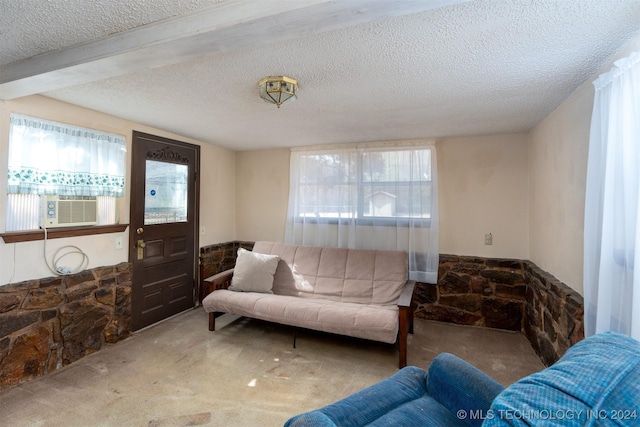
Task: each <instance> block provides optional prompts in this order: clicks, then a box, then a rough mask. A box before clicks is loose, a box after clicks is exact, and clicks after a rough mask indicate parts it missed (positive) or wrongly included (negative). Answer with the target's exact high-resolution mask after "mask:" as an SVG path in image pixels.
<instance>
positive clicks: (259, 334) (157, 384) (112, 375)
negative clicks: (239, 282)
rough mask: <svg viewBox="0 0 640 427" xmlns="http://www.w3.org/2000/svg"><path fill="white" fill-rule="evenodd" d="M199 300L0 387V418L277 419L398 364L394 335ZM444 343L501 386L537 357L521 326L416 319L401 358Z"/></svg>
mask: <svg viewBox="0 0 640 427" xmlns="http://www.w3.org/2000/svg"><path fill="white" fill-rule="evenodd" d="M216 323H217V325H216V326H217V329H218V330H217V331H216V332H209V331H208V330H207V314H206V313H205V312H204V311H203V310H202V308H198V309H195V310H192V311H188V312H186V313H183V314H181V315H178V316H176V317H174V318H171V319H169V320H167V321H165V322H162V323H160V324H157V325H155V326H153V327H150V328H147V329H145V330H143V331H141V332H138V333H136V334H134V335H133V336H132V337H131V338H128V339H126V340H124V341H122V342H120V343H117V344H114V345H109V346H107V347H106V348H104V349H103V350H101V351H99V352H98V353H95V354H92V355H90V356H88V357H85V358H84V359H82V360H80V361H78V362H76V363H74V364H73V365H70V366H67V367H65V368H63V369H61V370H59V371H57V372H56V373H54V374H52V375H49V376H47V377H43V378H40V379H36V380H33V381H30V382H27V383H24V384H21V385H20V386H18V387H15V388H12V389H9V390H6V391H4V392H2V393H0V424H1V425H6V426H14V427H18V426H148V427H152V426H153V427H161V426H199V425H203V426H280V425H282V424H283V423H284V422H285V421H286V420H287V419H288V418H289V417H291V416H293V415H295V414H298V413H300V412H304V411H308V410H311V409H315V408H317V407H320V406H323V405H325V404H328V403H330V402H333V401H335V400H338V399H340V398H342V397H345V396H347V395H349V394H351V393H353V392H355V391H357V390H360V389H362V388H364V387H366V386H368V385H371V384H373V383H375V382H377V381H380V380H381V379H383V378H386V377H388V376H389V375H391V374H393V373H394V372H396V371H397V363H398V360H397V351H396V349H395V348H394V346H391V345H386V344H381V343H375V342H370V341H363V340H357V339H350V338H347V337H341V336H336V335H330V334H323V333H317V332H313V331H307V330H299V331H298V333H297V348H295V349H294V348H293V332H292V329H291V328H289V327H286V326H281V325H275V324H270V323H267V322H261V321H257V320H251V319H246V318H238V317H235V316H230V315H224V316H222V317H220V318H218V319H217V322H216ZM444 351H446V352H450V353H454V354H456V355H458V356H460V357H463V358H465V359H466V360H468V361H469V362H471V363H472V364H474V365H475V366H477V367H479V368H480V369H482V370H484V371H485V372H487V373H488V374H489V375H491V376H492V377H494V378H495V379H496V380H498V381H499V382H501V383H502V384H504V385H508V384H510V383H511V382H513V381H516V380H517V379H519V378H521V377H523V376H526V375H528V374H530V373H532V372H536V371H538V370H541V369H543V368H544V366H543V365H542V364H541V362H540V361H539V359H538V357H537V356H536V355H535V354H534V352H533V350H532V349H531V347H530V345H529V343H528V342H527V340H526V339H525V338H524V336H523V335H522V334H520V333H515V332H506V331H498V330H490V329H484V328H474V327H464V326H456V325H449V324H444V323H438V322H431V321H425V320H420V319H416V323H415V334H414V335H413V336H411V337H410V341H409V364H411V365H416V366H421V367H424V368H427V367H428V365H429V363H430V362H431V360H432V359H433V358H434V357H435V356H437V355H438V354H439V353H440V352H444Z"/></svg>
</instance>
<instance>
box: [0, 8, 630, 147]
mask: <svg viewBox="0 0 640 427" xmlns="http://www.w3.org/2000/svg"><path fill="white" fill-rule="evenodd" d="M232 1H233V0H226V1H225V2H222V3H225V4H227V3H229V2H232ZM255 1H256V2H258V1H259V0H255ZM285 1H286V0H285ZM339 1H340V0H339ZM343 1H344V0H343ZM216 3H220V2H219V1H211V0H210V1H205V0H200V1H196V0H192V1H175V0H166V1H158V0H154V1H153V7H151V6H150V5H151V2H149V1H147V2H145V1H144V0H135V1H133V0H109V1H104V2H100V1H95V2H86V1H85V0H66V1H64V0H58V1H56V0H52V1H49V2H43V1H39V0H28V1H24V0H22V1H19V2H14V1H11V0H0V7H1V8H0V37H2V42H1V43H2V44H1V45H0V63H2V64H9V63H13V62H16V61H18V60H22V59H25V58H28V57H30V56H33V55H37V54H40V53H43V52H47V51H50V50H55V49H59V48H62V47H65V46H70V45H75V44H77V43H81V42H86V41H88V40H93V39H97V38H100V37H104V36H107V35H109V34H112V33H114V32H118V31H123V30H126V29H130V28H134V27H137V26H140V25H144V24H148V23H150V22H154V21H157V20H159V19H163V18H168V17H172V16H177V15H180V14H182V13H185V12H192V11H195V10H198V9H199V8H204V7H211V6H213V7H216V5H215V4H216ZM52 18H55V19H52ZM78 22H83V23H84V25H80V24H78ZM639 30H640V1H637V0H618V1H616V0H607V1H602V0H583V1H569V0H536V1H528V0H475V1H472V2H468V3H461V4H457V5H453V6H447V7H442V8H438V9H434V10H430V11H426V12H420V13H412V14H409V15H405V16H398V17H394V18H388V19H382V20H377V21H374V22H369V23H365V24H360V25H354V26H348V27H346V28H342V29H339V30H334V31H327V32H320V33H312V34H307V35H303V36H300V37H296V38H290V39H287V40H282V41H278V42H274V43H269V44H259V43H256V45H257V46H256V47H244V48H240V49H235V50H231V51H223V52H219V53H214V54H211V53H208V54H206V55H203V56H201V57H198V58H195V59H190V60H188V61H185V62H181V63H176V64H171V65H167V66H163V67H159V68H154V69H148V70H142V71H136V72H133V73H129V74H125V75H120V76H115V77H111V78H106V79H102V80H98V81H93V82H89V83H83V84H80V85H70V86H68V87H65V88H62V89H58V90H53V91H48V92H45V93H43V94H44V95H45V96H49V97H52V98H55V99H59V100H62V101H66V102H70V103H72V104H77V105H81V106H84V107H87V108H91V109H94V110H98V111H103V112H106V113H109V114H113V115H115V116H119V117H123V118H126V119H129V120H132V121H135V122H139V123H143V124H147V125H150V126H153V127H156V128H160V129H164V130H167V131H171V132H174V133H176V134H179V135H184V136H186V137H192V138H195V139H197V140H201V141H204V142H210V143H214V144H217V145H220V146H225V147H229V148H231V149H236V150H248V149H260V148H273V147H292V146H301V145H311V144H330V143H344V142H362V141H384V140H398V139H416V138H429V137H445V136H465V135H486V134H494V133H511V132H525V131H528V130H529V129H531V128H532V127H533V126H535V125H536V124H537V123H538V122H539V121H540V120H542V119H543V118H544V117H546V116H547V115H548V114H549V113H550V112H551V111H553V109H555V108H556V107H557V106H558V105H559V104H560V103H561V102H562V101H563V100H564V99H566V98H567V96H568V95H569V94H570V93H571V92H572V91H573V90H575V88H576V87H577V86H579V85H580V84H582V83H583V82H584V81H585V80H586V79H588V78H589V77H590V76H591V75H592V74H593V73H595V72H596V71H597V70H598V69H599V68H600V67H601V66H602V65H603V64H604V63H605V62H606V61H607V60H608V59H609V58H610V56H611V55H612V54H613V53H615V51H616V50H617V49H618V48H619V47H620V46H621V45H622V44H624V42H625V41H627V40H628V39H629V38H630V37H632V36H634V35H635V34H637V33H638V31H639ZM279 74H285V75H288V76H290V77H293V78H296V79H298V80H299V82H300V92H299V97H298V99H297V100H295V101H293V102H290V103H287V104H285V105H283V106H282V108H280V109H277V108H276V107H275V106H274V105H271V104H267V103H265V102H264V101H262V100H261V99H260V98H259V97H258V94H257V92H258V91H257V81H258V80H259V79H261V78H262V77H264V76H267V75H279Z"/></svg>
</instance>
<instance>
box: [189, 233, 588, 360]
mask: <svg viewBox="0 0 640 427" xmlns="http://www.w3.org/2000/svg"><path fill="white" fill-rule="evenodd" d="M240 247H244V248H245V249H252V248H253V243H252V242H238V241H235V242H227V243H220V244H216V245H211V246H206V247H203V248H201V249H200V263H201V266H200V268H201V277H202V278H206V277H209V276H212V275H214V274H216V273H219V272H221V271H224V270H227V269H229V268H233V266H234V265H235V258H236V252H237V250H238V248H240ZM413 306H414V309H415V316H416V317H418V318H422V319H429V320H437V321H441V322H449V323H456V324H460V325H473V326H481V327H488V328H497V329H506V330H510V331H520V332H523V333H524V334H525V336H526V337H527V339H528V340H529V342H530V343H531V346H532V347H533V349H534V350H535V351H536V353H537V354H538V356H539V357H540V359H541V360H542V362H543V363H544V364H545V365H547V366H549V365H551V364H553V363H554V362H555V361H556V360H558V359H559V358H560V357H561V356H562V355H563V354H564V352H565V351H566V350H567V349H568V348H569V346H570V345H573V344H575V343H576V342H578V341H580V340H581V339H583V338H584V325H583V316H584V308H583V307H584V301H583V298H582V296H581V295H580V294H578V293H577V292H576V291H574V290H573V289H571V288H569V287H568V286H567V285H565V284H564V283H562V282H560V281H559V280H558V279H556V278H555V277H553V276H552V275H551V274H549V273H546V272H545V271H543V270H541V269H540V268H538V267H537V266H536V265H535V264H534V263H532V262H531V261H523V260H514V259H495V258H480V257H469V256H457V255H440V266H439V271H438V283H437V284H435V285H434V284H427V283H418V284H417V286H416V289H415V292H414V294H413Z"/></svg>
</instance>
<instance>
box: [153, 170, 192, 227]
mask: <svg viewBox="0 0 640 427" xmlns="http://www.w3.org/2000/svg"><path fill="white" fill-rule="evenodd" d="M188 172H189V166H187V165H178V164H175V163H166V162H158V161H154V160H147V161H146V179H145V196H144V225H151V224H166V223H170V222H186V221H187V190H188V179H187V178H188Z"/></svg>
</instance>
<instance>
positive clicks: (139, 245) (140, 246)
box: [136, 240, 147, 260]
mask: <svg viewBox="0 0 640 427" xmlns="http://www.w3.org/2000/svg"><path fill="white" fill-rule="evenodd" d="M145 246H147V244H146V243H145V242H144V240H138V243H137V244H136V248H138V260H141V259H144V248H145Z"/></svg>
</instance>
